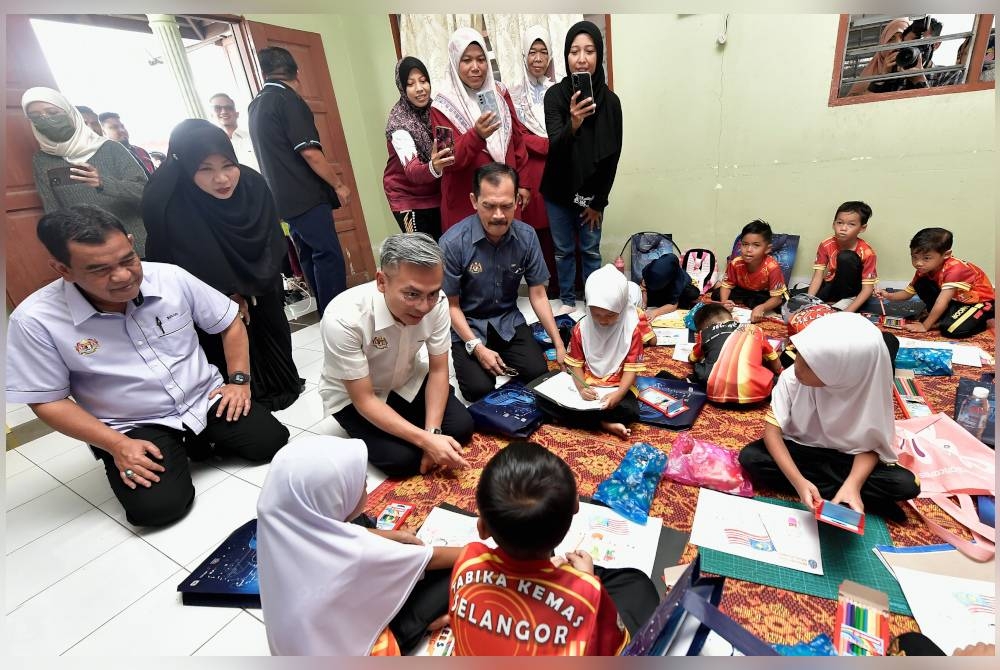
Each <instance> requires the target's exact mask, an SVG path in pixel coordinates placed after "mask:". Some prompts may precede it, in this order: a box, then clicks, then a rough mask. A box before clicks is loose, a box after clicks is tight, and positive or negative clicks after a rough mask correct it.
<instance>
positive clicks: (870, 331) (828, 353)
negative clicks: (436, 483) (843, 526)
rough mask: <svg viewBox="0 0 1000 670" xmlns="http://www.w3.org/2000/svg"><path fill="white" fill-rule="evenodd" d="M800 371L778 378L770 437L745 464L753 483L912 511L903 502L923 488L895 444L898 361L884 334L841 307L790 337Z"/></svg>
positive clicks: (806, 496) (808, 497)
mask: <svg viewBox="0 0 1000 670" xmlns="http://www.w3.org/2000/svg"><path fill="white" fill-rule="evenodd" d="M791 340H792V344H794V345H795V350H796V352H797V354H796V357H795V366H794V368H790V369H786V370H785V371H784V372H783V373H781V376H780V377H779V378H778V383H777V384H776V385H775V387H774V391H773V393H772V396H771V411H770V412H768V414H767V419H766V421H767V423H766V424H765V425H764V437H763V438H762V439H760V440H757V441H756V442H752V443H751V444H749V445H747V446H746V447H744V449H743V450H742V451H741V452H740V463H741V464H742V465H743V467H744V468H745V469H746V471H747V473H748V474H749V475H750V478H751V480H752V481H753V484H754V485H755V486H765V487H768V488H774V489H778V490H784V491H788V492H791V491H794V492H795V494H796V495H797V496H798V497H799V500H801V501H802V503H803V504H805V505H806V506H807V507H809V508H813V507H815V506H817V505H819V504H820V501H821V500H829V501H831V502H834V503H842V504H845V505H847V506H848V507H850V508H852V509H854V510H855V511H858V512H864V511H865V508H866V507H867V508H869V511H873V512H875V513H877V514H880V515H882V516H886V517H887V518H890V519H894V520H902V519H904V518H905V515H904V514H903V512H902V510H901V509H900V508H899V507H898V506H897V505H896V502H897V501H900V500H909V499H910V498H913V497H915V496H916V495H917V494H918V493H919V492H920V487H919V484H918V483H917V481H916V478H915V477H914V475H913V473H912V472H910V471H909V470H907V469H905V468H903V467H902V466H900V465H898V464H897V463H896V452H895V450H894V449H893V441H894V440H895V432H894V428H893V419H894V412H893V405H892V374H893V373H892V361H891V359H890V354H889V349H888V347H887V346H886V342H885V340H884V339H883V336H882V332H881V331H880V330H879V329H878V328H877V327H876V326H874V325H873V324H872V323H871V322H870V321H868V319H866V318H865V317H863V316H861V315H860V314H855V313H853V312H838V313H836V314H830V315H829V316H824V317H823V318H821V319H817V320H816V321H814V322H813V323H811V324H810V325H809V326H808V327H807V328H806V329H805V330H803V331H802V332H801V333H799V334H797V335H793V336H792V338H791Z"/></svg>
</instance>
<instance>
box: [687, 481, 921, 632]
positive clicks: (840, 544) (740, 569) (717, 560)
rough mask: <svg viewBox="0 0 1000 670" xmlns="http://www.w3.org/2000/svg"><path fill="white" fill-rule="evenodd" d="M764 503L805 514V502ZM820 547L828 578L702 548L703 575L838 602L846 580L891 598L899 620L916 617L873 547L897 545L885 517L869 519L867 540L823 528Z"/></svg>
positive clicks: (763, 499)
mask: <svg viewBox="0 0 1000 670" xmlns="http://www.w3.org/2000/svg"><path fill="white" fill-rule="evenodd" d="M756 500H760V501H762V502H766V503H771V504H772V505H780V506H781V507H794V508H795V509H805V505H803V504H802V503H800V502H791V501H788V500H777V499H775V498H756ZM817 525H818V526H819V546H820V553H821V555H822V556H823V574H822V575H813V574H810V573H808V572H802V571H801V570H792V569H791V568H782V567H779V566H777V565H771V564H770V563H762V562H761V561H755V560H753V559H750V558H743V557H741V556H733V555H732V554H727V553H725V552H723V551H716V550H715V549H706V548H703V547H699V548H698V550H699V552H700V553H701V569H702V571H703V572H711V573H714V574H717V575H725V576H726V577H735V578H736V579H743V580H745V581H748V582H755V583H757V584H767V585H768V586H776V587H778V588H781V589H787V590H789V591H796V592H798V593H806V594H809V595H811V596H819V597H821V598H828V599H830V600H836V599H837V588H838V587H839V586H840V583H841V582H842V581H844V580H845V579H850V580H851V581H854V582H858V583H859V584H864V585H865V586H870V587H871V588H873V589H878V590H879V591H882V592H883V593H888V594H889V609H890V610H892V611H893V612H896V613H898V614H905V615H907V616H913V614H912V613H911V612H910V606H909V605H908V604H907V602H906V597H905V596H903V591H902V589H900V588H899V582H897V581H896V579H895V577H893V576H892V575H891V574H889V571H888V570H886V569H885V566H884V565H882V562H881V561H879V560H878V557H877V556H875V552H873V551H872V547H874V546H875V545H876V544H888V545H891V544H892V539H891V538H890V537H889V529H888V528H886V525H885V521H883V520H882V518H881V517H879V516H875V515H874V514H869V515H867V516H866V517H865V534H864V535H858V534H857V533H852V532H850V531H846V530H841V529H839V528H836V527H834V526H831V525H830V524H827V523H818V524H817Z"/></svg>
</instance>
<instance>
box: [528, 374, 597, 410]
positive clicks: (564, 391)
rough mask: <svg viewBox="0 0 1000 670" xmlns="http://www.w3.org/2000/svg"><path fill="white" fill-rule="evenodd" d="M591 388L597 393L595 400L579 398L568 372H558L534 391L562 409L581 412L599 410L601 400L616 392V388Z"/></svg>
mask: <svg viewBox="0 0 1000 670" xmlns="http://www.w3.org/2000/svg"><path fill="white" fill-rule="evenodd" d="M593 388H594V391H595V392H596V393H597V400H584V399H583V398H581V397H580V392H579V391H577V390H576V384H575V383H573V377H572V376H571V375H570V374H569V373H568V372H560V373H559V374H556V375H552V376H551V377H549V378H548V379H546V380H545V381H543V382H542V383H541V384H539V385H538V386H536V387H535V389H534V390H535V392H536V393H540V394H541V395H543V396H545V397H546V398H548V399H549V400H551V401H552V402H554V403H557V404H559V405H562V406H563V407H569V408H570V409H581V410H596V409H601V398H603V397H604V396H606V395H609V394H611V393H614V392H615V391H616V390H617V387H601V386H595V387H593Z"/></svg>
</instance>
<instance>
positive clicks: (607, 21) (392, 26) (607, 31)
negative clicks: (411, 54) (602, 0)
mask: <svg viewBox="0 0 1000 670" xmlns="http://www.w3.org/2000/svg"><path fill="white" fill-rule="evenodd" d="M389 30H390V31H392V42H393V44H394V45H395V47H396V60H397V61H398V60H400V59H402V58H403V49H402V46H401V45H400V40H399V14H390V15H389ZM604 59H605V60H606V61H607V68H606V70H607V71H606V72H605V73H604V74H605V76H606V77H607V78H608V88H610V89H611V90H612V91H613V90H615V77H614V71H615V69H614V67H613V66H612V64H611V15H610V14H605V15H604ZM979 65H980V67H982V63H981V62H980V64H979Z"/></svg>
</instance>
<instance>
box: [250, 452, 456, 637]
mask: <svg viewBox="0 0 1000 670" xmlns="http://www.w3.org/2000/svg"><path fill="white" fill-rule="evenodd" d="M367 460H368V450H367V449H366V447H365V443H364V442H362V441H361V440H348V439H343V438H339V437H330V436H321V435H316V436H310V437H305V438H301V439H298V440H295V441H293V442H291V443H289V444H288V445H287V446H286V447H285V448H284V449H282V450H281V451H279V452H278V455H277V456H275V458H274V460H273V461H272V462H271V468H270V470H269V471H268V474H267V478H266V479H265V480H264V486H263V487H262V490H261V493H260V498H259V500H258V501H257V517H258V518H257V566H258V571H259V579H260V599H261V607H262V609H263V613H264V625H265V627H266V628H267V641H268V644H269V645H270V648H271V653H272V654H274V655H289V656H364V655H369V654H370V655H385V656H388V655H399V653H400V648H402V650H403V651H406V650H407V648H408V647H409V646H412V645H413V644H415V643H416V642H419V640H420V637H421V635H422V633H423V632H424V630H429V629H430V628H435V627H436V628H440V627H441V626H443V625H444V624H445V623H446V621H447V618H446V616H445V615H446V613H447V606H448V583H449V578H450V571H451V568H452V566H453V565H454V563H455V559H456V558H457V556H458V552H459V548H458V547H433V548H432V547H428V546H425V545H423V544H420V543H419V542H420V541H419V540H417V539H416V538H415V537H414V536H412V535H411V534H409V533H403V532H398V531H397V532H395V533H392V532H390V533H382V531H378V532H379V533H382V534H376V532H373V531H371V530H368V529H366V528H363V527H362V526H360V525H357V524H353V523H351V522H350V521H351V519H354V518H356V517H358V515H360V514H361V513H362V512H363V511H364V507H365V503H366V502H367V500H368V496H367V494H366V492H365V472H366V466H367ZM414 543H416V544H414ZM432 570H433V571H437V572H435V573H431V572H429V571H432ZM425 572H427V573H428V576H427V578H426V579H425V578H424V574H425ZM432 576H433V578H432ZM421 580H423V581H421ZM414 600H419V602H414ZM415 624H416V625H415ZM397 638H398V644H397Z"/></svg>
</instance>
